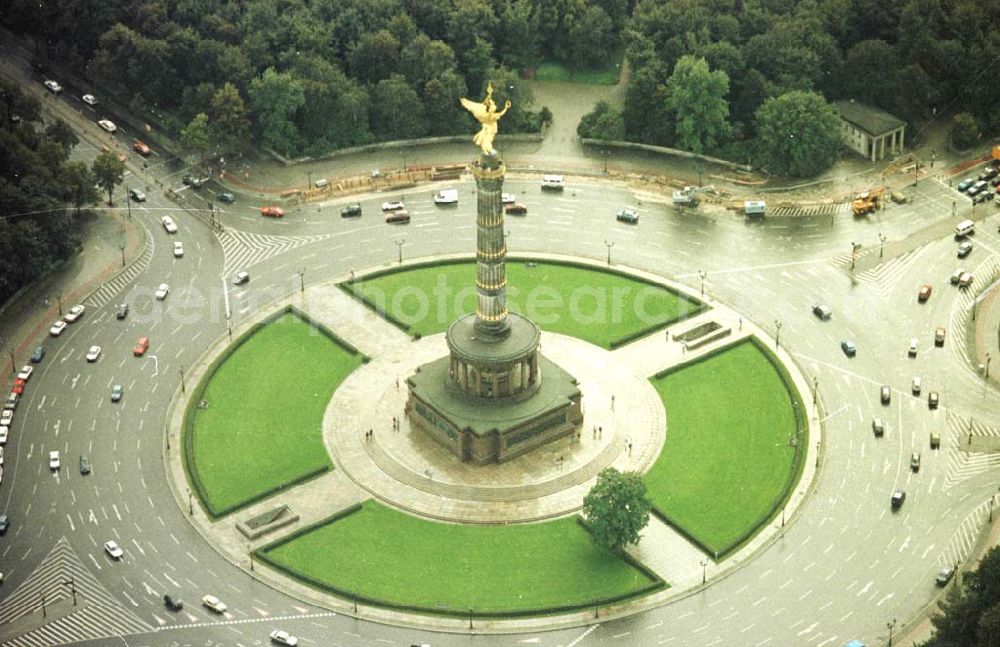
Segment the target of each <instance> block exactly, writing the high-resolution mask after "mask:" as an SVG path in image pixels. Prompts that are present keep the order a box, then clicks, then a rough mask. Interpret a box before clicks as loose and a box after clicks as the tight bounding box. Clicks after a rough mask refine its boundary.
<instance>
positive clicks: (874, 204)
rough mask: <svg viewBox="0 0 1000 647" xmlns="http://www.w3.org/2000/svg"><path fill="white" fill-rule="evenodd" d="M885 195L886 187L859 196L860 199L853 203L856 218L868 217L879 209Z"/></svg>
mask: <svg viewBox="0 0 1000 647" xmlns="http://www.w3.org/2000/svg"><path fill="white" fill-rule="evenodd" d="M884 193H885V187H884V186H880V187H879V188H877V189H871V190H869V191H865V192H863V193H861V194H859V195H858V197H856V198H854V200H852V201H851V211H853V212H854V215H855V216H867V215H868V214H870V213H871V212H872V211H875V210H876V209H878V208H879V205H880V204H881V203H882V195H883V194H884Z"/></svg>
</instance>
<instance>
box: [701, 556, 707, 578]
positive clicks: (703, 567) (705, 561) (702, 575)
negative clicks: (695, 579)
mask: <svg viewBox="0 0 1000 647" xmlns="http://www.w3.org/2000/svg"><path fill="white" fill-rule="evenodd" d="M707 568H708V560H707V559H703V560H701V583H702V584H704V583H705V582H706V581H707V579H708V578H707V577H706V575H705V569H707Z"/></svg>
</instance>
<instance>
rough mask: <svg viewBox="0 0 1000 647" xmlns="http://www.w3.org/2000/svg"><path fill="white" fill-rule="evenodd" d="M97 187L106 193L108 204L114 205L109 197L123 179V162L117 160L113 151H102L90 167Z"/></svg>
mask: <svg viewBox="0 0 1000 647" xmlns="http://www.w3.org/2000/svg"><path fill="white" fill-rule="evenodd" d="M91 171H93V173H94V177H95V178H97V185H98V186H100V187H101V188H102V189H104V190H105V191H107V192H108V204H109V205H110V204H114V202H113V201H112V200H111V196H112V195H113V194H114V191H115V187H116V186H118V185H119V184H121V183H122V180H124V179H125V162H123V161H121V160H120V159H118V155H116V154H115V152H114V151H103V152H102V153H101V154H100V155H98V156H97V157H96V158H95V159H94V164H93V166H91Z"/></svg>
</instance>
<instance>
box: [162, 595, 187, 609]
mask: <svg viewBox="0 0 1000 647" xmlns="http://www.w3.org/2000/svg"><path fill="white" fill-rule="evenodd" d="M163 605H164V606H165V607H167V608H168V609H170V610H171V611H180V610H181V609H183V608H184V600H182V599H181V597H180V596H179V595H178V594H176V593H164V594H163Z"/></svg>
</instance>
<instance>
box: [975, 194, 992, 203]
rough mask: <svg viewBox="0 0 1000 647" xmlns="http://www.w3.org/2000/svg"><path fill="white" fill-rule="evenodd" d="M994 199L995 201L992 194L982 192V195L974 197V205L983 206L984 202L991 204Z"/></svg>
mask: <svg viewBox="0 0 1000 647" xmlns="http://www.w3.org/2000/svg"><path fill="white" fill-rule="evenodd" d="M992 199H993V194H992V193H990V192H989V191H982V192H981V193H977V194H976V195H974V196H972V203H973V204H982V203H983V202H989V201H990V200H992Z"/></svg>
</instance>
